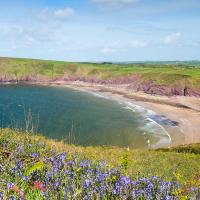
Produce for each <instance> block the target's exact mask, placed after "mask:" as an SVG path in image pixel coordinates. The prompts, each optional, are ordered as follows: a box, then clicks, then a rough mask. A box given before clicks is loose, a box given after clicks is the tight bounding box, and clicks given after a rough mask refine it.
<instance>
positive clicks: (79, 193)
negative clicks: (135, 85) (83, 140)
mask: <svg viewBox="0 0 200 200" xmlns="http://www.w3.org/2000/svg"><path fill="white" fill-rule="evenodd" d="M181 148H182V147H179V151H178V152H180V149H181ZM185 148H186V147H184V148H183V149H185ZM190 148H193V149H196V150H197V149H200V146H199V145H194V146H192V147H190ZM168 151H169V152H165V151H163V150H159V151H153V150H152V151H145V150H128V149H123V148H117V147H103V146H102V147H80V146H73V145H67V144H64V143H63V142H59V141H54V140H49V139H45V138H44V137H43V136H39V135H34V134H33V135H30V134H29V133H21V132H18V131H13V130H10V129H1V130H0V171H1V173H0V195H1V196H3V197H4V198H6V199H7V198H9V197H10V198H11V199H14V198H16V199H17V198H20V199H23V198H25V199H45V198H47V199H55V198H57V199H64V198H65V197H66V196H68V198H69V199H70V198H71V199H74V198H75V199H98V198H99V199H127V198H129V199H176V197H177V198H178V199H190V198H193V199H197V198H199V196H198V195H199V187H200V182H199V180H200V179H199V177H200V175H199V171H200V155H199V153H198V151H195V152H196V153H190V152H188V151H185V150H184V151H183V152H181V153H177V148H176V149H170V150H168ZM1 196H0V198H1Z"/></svg>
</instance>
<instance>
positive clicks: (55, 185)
mask: <svg viewBox="0 0 200 200" xmlns="http://www.w3.org/2000/svg"><path fill="white" fill-rule="evenodd" d="M58 185H59V182H58V179H57V180H56V182H55V183H54V189H57V187H58Z"/></svg>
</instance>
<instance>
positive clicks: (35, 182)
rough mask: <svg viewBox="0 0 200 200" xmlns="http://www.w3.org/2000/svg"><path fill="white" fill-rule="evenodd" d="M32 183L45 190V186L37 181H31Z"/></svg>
mask: <svg viewBox="0 0 200 200" xmlns="http://www.w3.org/2000/svg"><path fill="white" fill-rule="evenodd" d="M33 185H34V186H35V187H36V188H38V189H39V190H41V191H45V188H44V187H43V186H42V185H41V184H40V183H39V182H38V181H33Z"/></svg>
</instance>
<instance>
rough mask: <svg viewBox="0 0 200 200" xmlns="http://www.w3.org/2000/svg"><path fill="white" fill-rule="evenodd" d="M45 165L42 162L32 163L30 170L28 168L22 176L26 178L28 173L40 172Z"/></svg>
mask: <svg viewBox="0 0 200 200" xmlns="http://www.w3.org/2000/svg"><path fill="white" fill-rule="evenodd" d="M44 166H45V164H44V163H43V162H42V161H38V162H36V163H34V165H33V166H31V167H30V168H28V169H27V170H26V171H25V173H24V175H25V176H28V175H29V174H30V173H32V172H34V171H36V170H41V169H42V168H44Z"/></svg>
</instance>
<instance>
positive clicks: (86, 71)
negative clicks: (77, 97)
mask: <svg viewBox="0 0 200 200" xmlns="http://www.w3.org/2000/svg"><path fill="white" fill-rule="evenodd" d="M52 64H53V69H54V77H62V76H63V75H64V74H65V73H67V74H70V75H72V76H74V77H80V76H81V77H87V78H88V77H96V78H100V79H108V78H113V77H118V76H126V75H139V76H140V77H141V78H142V79H143V80H153V81H155V82H156V83H157V84H160V85H165V86H183V85H187V86H188V87H190V88H193V89H200V64H199V63H195V64H194V63H193V62H191V63H187V62H186V63H183V64H174V63H171V64H170V63H168V64H166V63H157V64H155V63H144V64H142V63H141V64H94V63H70V62H62V61H42V60H31V59H14V58H1V59H0V76H4V75H16V74H17V76H18V77H20V76H26V75H43V76H46V77H48V78H49V79H51V77H52Z"/></svg>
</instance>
